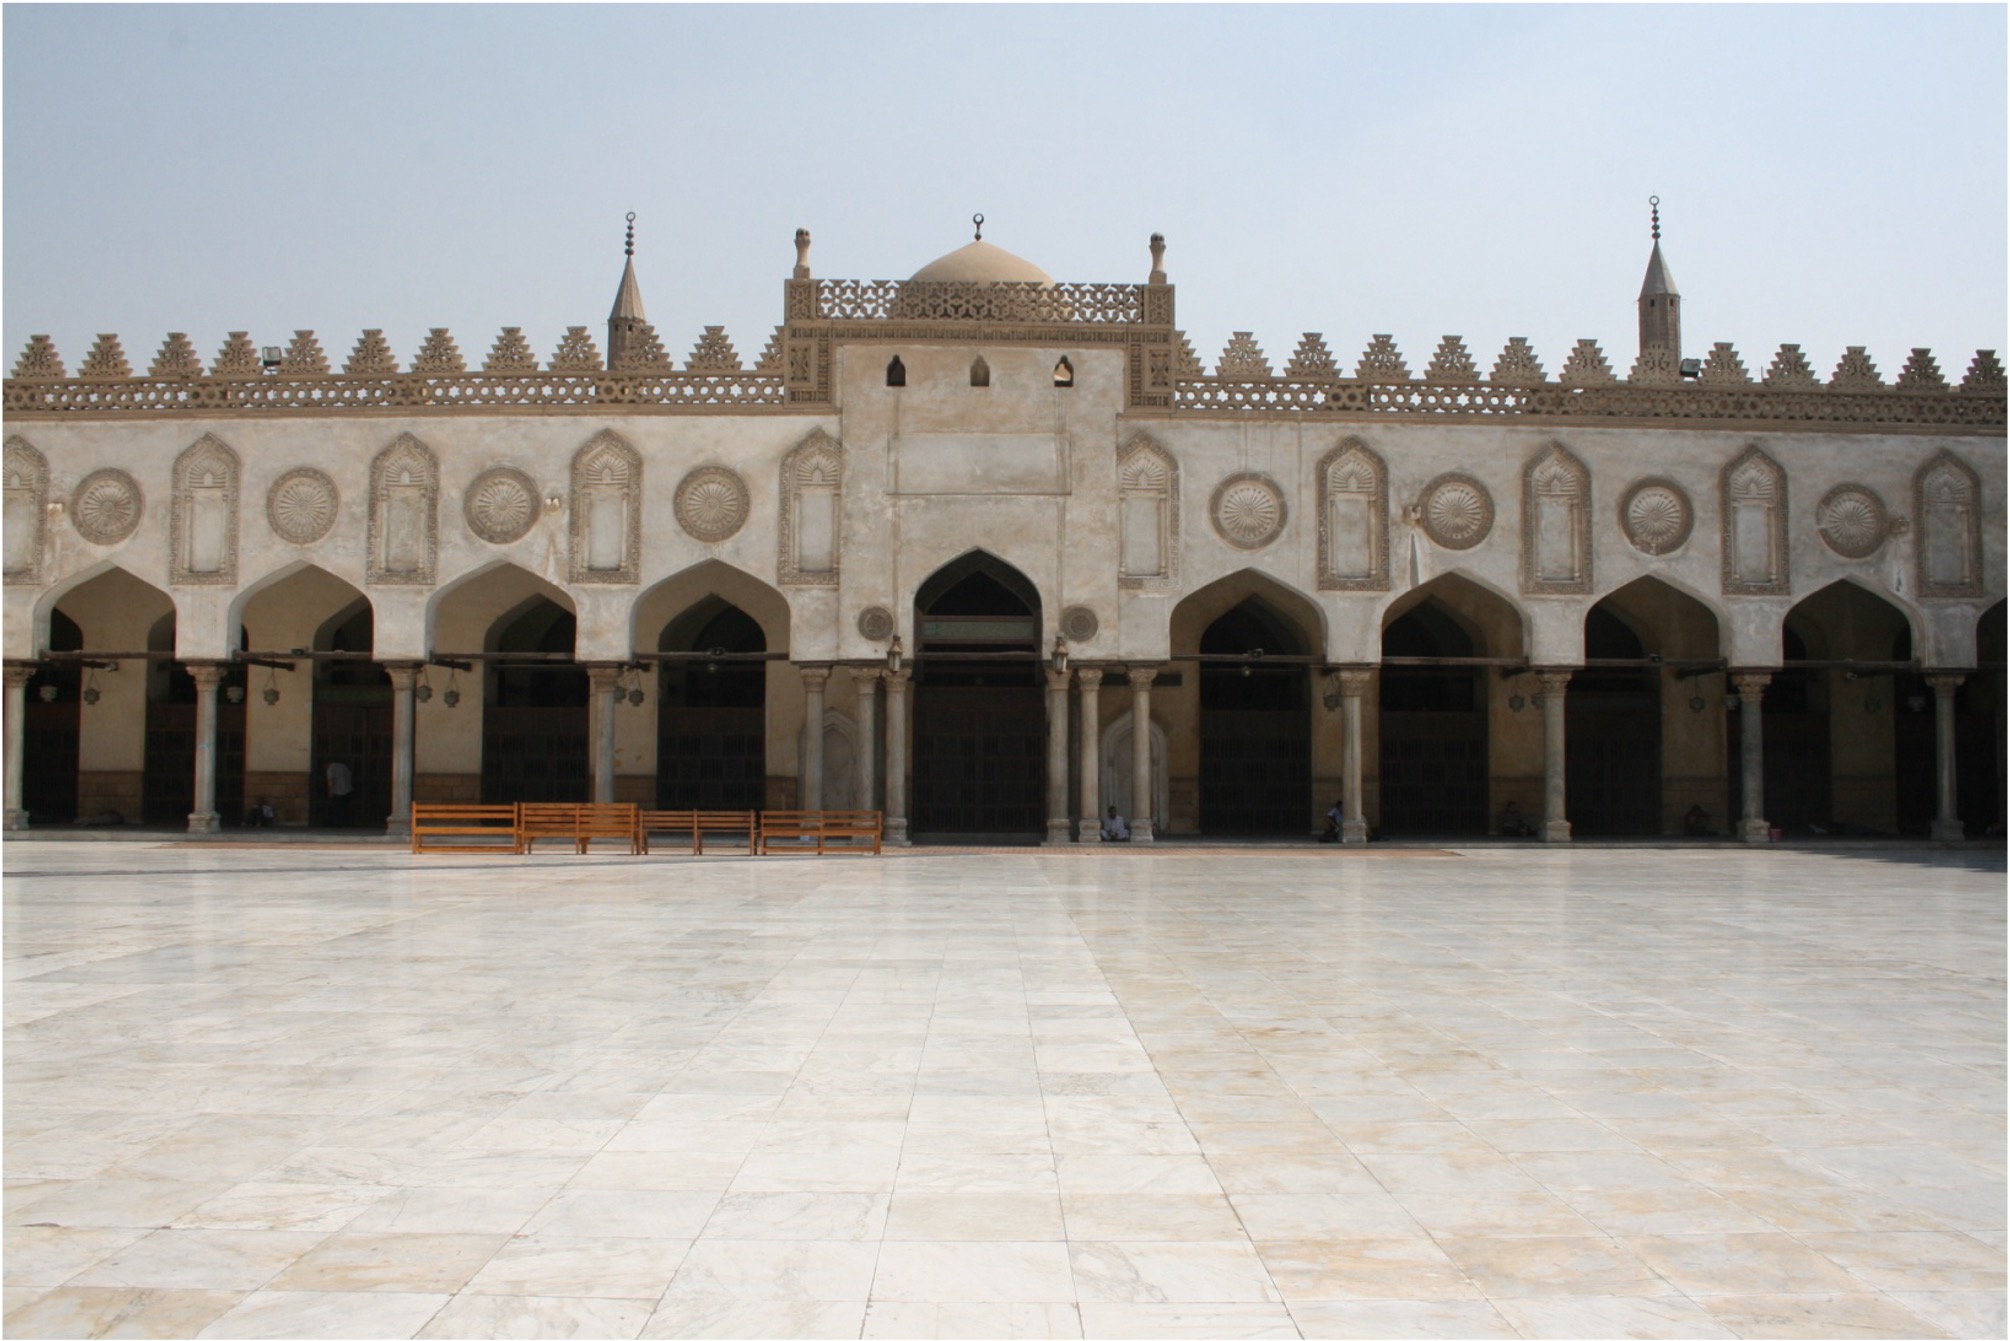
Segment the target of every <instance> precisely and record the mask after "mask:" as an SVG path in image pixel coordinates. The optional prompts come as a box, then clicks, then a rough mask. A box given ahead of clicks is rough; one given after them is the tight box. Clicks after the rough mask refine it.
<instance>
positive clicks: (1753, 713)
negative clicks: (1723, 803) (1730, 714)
mask: <svg viewBox="0 0 2010 1341" xmlns="http://www.w3.org/2000/svg"><path fill="white" fill-rule="evenodd" d="M1772 682H1773V677H1772V673H1771V672H1769V671H1744V672H1740V673H1738V674H1735V675H1733V676H1732V677H1731V683H1732V684H1733V685H1735V686H1736V687H1737V690H1738V716H1739V718H1740V719H1741V720H1740V721H1739V723H1738V754H1739V756H1740V758H1739V769H1740V774H1739V777H1740V779H1741V781H1740V786H1741V787H1742V788H1743V796H1742V797H1741V804H1740V806H1739V813H1738V837H1740V838H1742V839H1744V840H1745V841H1746V842H1748V843H1764V842H1767V841H1769V840H1770V839H1771V837H1772V825H1770V824H1768V823H1767V822H1766V715H1765V712H1764V710H1763V708H1762V706H1761V705H1762V702H1763V700H1764V699H1765V697H1766V686H1767V685H1769V684H1771V683H1772Z"/></svg>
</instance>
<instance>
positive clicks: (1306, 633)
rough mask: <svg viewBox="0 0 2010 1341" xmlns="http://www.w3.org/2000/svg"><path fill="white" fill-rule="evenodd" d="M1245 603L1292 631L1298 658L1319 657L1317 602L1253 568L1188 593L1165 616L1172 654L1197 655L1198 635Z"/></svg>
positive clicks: (1321, 625) (1321, 633)
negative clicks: (1298, 644) (1253, 604)
mask: <svg viewBox="0 0 2010 1341" xmlns="http://www.w3.org/2000/svg"><path fill="white" fill-rule="evenodd" d="M1246 601H1254V602H1256V603H1257V604H1258V605H1259V606H1261V607H1262V609H1263V610H1264V612H1265V613H1267V614H1268V615H1269V616H1270V617H1272V618H1274V619H1276V620H1278V621H1280V622H1282V623H1283V624H1284V625H1285V626H1287V627H1288V628H1290V629H1292V630H1294V631H1296V633H1297V634H1298V635H1299V636H1300V638H1301V639H1302V640H1303V642H1304V644H1305V647H1304V654H1306V655H1311V656H1321V655H1324V653H1325V650H1326V614H1325V612H1324V611H1323V610H1321V609H1320V608H1319V604H1318V602H1316V601H1314V600H1313V599H1312V598H1311V597H1310V596H1307V595H1306V594H1305V593H1304V592H1302V591H1299V590H1298V589H1297V588H1296V587H1292V586H1289V585H1287V584H1286V583H1283V582H1280V581H1279V580H1277V579H1276V578H1274V577H1272V576H1271V575H1270V574H1268V573H1264V572H1259V571H1258V570H1256V569H1254V568H1244V569H1240V570H1238V571H1236V572H1233V573H1230V574H1228V575H1226V576H1225V577H1218V578H1216V579H1215V580H1214V581H1212V582H1210V583H1208V584H1207V585H1206V586H1204V587H1199V588H1197V589H1195V590H1194V591H1192V592H1189V593H1188V594H1187V595H1186V596H1185V597H1184V598H1183V599H1182V600H1181V601H1180V602H1179V604H1177V605H1175V606H1174V607H1173V608H1172V613H1171V615H1170V617H1169V618H1170V633H1171V638H1170V645H1171V647H1172V649H1173V651H1174V652H1175V653H1179V652H1195V651H1199V650H1200V642H1201V637H1202V635H1203V634H1205V633H1206V631H1207V630H1208V629H1209V628H1210V627H1211V626H1212V625H1213V624H1214V623H1215V621H1217V620H1219V619H1220V618H1221V617H1222V616H1223V615H1226V614H1227V613H1229V611H1231V610H1233V609H1235V607H1237V606H1239V605H1242V604H1243V603H1244V602H1246Z"/></svg>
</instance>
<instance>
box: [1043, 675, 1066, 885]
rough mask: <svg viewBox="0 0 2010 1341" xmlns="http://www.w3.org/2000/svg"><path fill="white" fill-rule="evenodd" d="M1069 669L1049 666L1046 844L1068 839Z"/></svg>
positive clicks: (1054, 845) (1060, 842)
mask: <svg viewBox="0 0 2010 1341" xmlns="http://www.w3.org/2000/svg"><path fill="white" fill-rule="evenodd" d="M1071 827H1072V826H1071V825H1070V824H1069V823H1068V672H1066V671H1064V670H1054V669H1053V668H1052V667H1049V668H1048V670H1047V844H1048V846H1050V847H1059V846H1060V845H1061V844H1063V843H1066V842H1068V841H1069V839H1070V837H1071V835H1070V834H1069V832H1068V831H1069V829H1070V828H1071Z"/></svg>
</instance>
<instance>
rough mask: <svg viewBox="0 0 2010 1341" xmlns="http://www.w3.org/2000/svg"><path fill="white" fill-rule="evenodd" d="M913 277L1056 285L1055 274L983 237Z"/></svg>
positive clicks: (953, 281)
mask: <svg viewBox="0 0 2010 1341" xmlns="http://www.w3.org/2000/svg"><path fill="white" fill-rule="evenodd" d="M914 278H916V279H921V280H936V281H946V282H949V283H961V284H997V283H1000V282H1002V281H1012V280H1016V281H1018V282H1021V283H1032V284H1040V285H1044V286H1046V287H1048V288H1051V287H1053V284H1054V277H1053V276H1052V275H1050V274H1048V273H1047V272H1046V271H1044V270H1042V269H1041V268H1040V267H1039V266H1037V265H1034V264H1033V263H1032V262H1031V261H1027V260H1022V259H1021V258H1019V257H1017V256H1014V255H1013V254H1012V253H1011V252H1009V251H1006V250H1005V249H1004V248H1003V247H994V246H992V245H991V244H990V243H989V242H986V241H984V240H983V239H982V238H980V239H978V240H977V241H975V242H972V243H970V244H969V245H968V246H963V247H958V248H957V249H956V250H955V251H952V252H950V253H949V254H948V255H947V256H940V257H937V258H936V259H935V260H933V261H930V262H929V263H928V264H927V265H924V266H923V267H921V269H919V270H917V271H915V272H914Z"/></svg>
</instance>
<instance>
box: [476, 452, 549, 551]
mask: <svg viewBox="0 0 2010 1341" xmlns="http://www.w3.org/2000/svg"><path fill="white" fill-rule="evenodd" d="M538 511H539V503H538V496H537V481H535V480H533V479H532V478H531V477H530V476H528V475H526V474H524V473H523V472H522V471H521V470H518V469H516V468H515V467H514V466H491V467H490V468H489V469H487V470H484V471H483V472H482V473H481V474H479V475H477V476H475V478H474V482H473V483H472V484H470V485H468V491H467V493H466V494H464V495H462V498H461V514H462V515H463V516H464V517H466V518H467V523H468V529H469V530H470V531H473V532H474V533H475V534H476V535H478V536H480V537H481V538H482V539H483V540H486V541H488V542H489V543H490V544H491V545H513V544H515V543H516V542H517V541H519V540H521V539H523V538H524V537H525V536H527V535H529V534H530V528H531V527H533V526H535V525H536V524H537V515H538Z"/></svg>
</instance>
